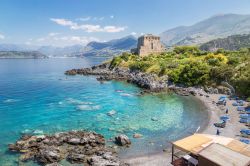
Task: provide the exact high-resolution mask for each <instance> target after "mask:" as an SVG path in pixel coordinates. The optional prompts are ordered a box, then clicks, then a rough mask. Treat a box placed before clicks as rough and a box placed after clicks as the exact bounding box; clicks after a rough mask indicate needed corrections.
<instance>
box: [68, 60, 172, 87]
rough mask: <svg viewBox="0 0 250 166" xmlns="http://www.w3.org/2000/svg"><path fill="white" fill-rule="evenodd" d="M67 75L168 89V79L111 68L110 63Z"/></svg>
mask: <svg viewBox="0 0 250 166" xmlns="http://www.w3.org/2000/svg"><path fill="white" fill-rule="evenodd" d="M65 74H66V75H77V74H79V75H96V76H98V77H97V80H98V81H109V80H124V81H127V82H130V83H133V84H136V85H137V86H139V87H141V88H144V89H147V90H150V91H160V90H164V89H166V88H167V86H168V84H167V82H168V78H167V77H166V76H163V77H158V76H157V75H156V74H149V73H142V72H139V71H132V70H129V69H127V68H113V69H111V68H110V63H103V64H101V65H97V66H93V67H90V68H82V69H72V70H68V71H66V72H65Z"/></svg>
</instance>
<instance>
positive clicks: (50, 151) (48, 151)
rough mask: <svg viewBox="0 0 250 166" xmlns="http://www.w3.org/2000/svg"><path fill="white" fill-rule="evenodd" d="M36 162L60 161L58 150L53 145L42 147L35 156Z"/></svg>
mask: <svg viewBox="0 0 250 166" xmlns="http://www.w3.org/2000/svg"><path fill="white" fill-rule="evenodd" d="M36 158H37V160H38V162H40V163H44V164H48V163H56V162H59V161H61V159H62V158H61V155H60V151H59V150H58V149H56V148H55V147H50V148H47V147H46V148H44V149H42V150H40V153H38V154H37V156H36Z"/></svg>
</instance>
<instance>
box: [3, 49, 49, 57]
mask: <svg viewBox="0 0 250 166" xmlns="http://www.w3.org/2000/svg"><path fill="white" fill-rule="evenodd" d="M6 58H8V59H43V58H48V57H47V56H46V55H44V54H42V53H40V52H38V51H0V59H6Z"/></svg>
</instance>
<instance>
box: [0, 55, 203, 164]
mask: <svg viewBox="0 0 250 166" xmlns="http://www.w3.org/2000/svg"><path fill="white" fill-rule="evenodd" d="M103 60H104V59H93V58H85V59H76V58H75V59H43V60H39V59H37V60H17V59H16V60H15V59H9V60H8V59H7V60H1V61H0V115H1V116H0V122H1V123H0V165H7V164H9V165H15V164H16V163H17V161H18V156H16V155H15V154H10V153H8V152H7V144H8V143H12V142H14V141H15V140H17V139H18V138H19V137H20V136H21V134H25V133H28V134H37V135H40V134H52V133H56V132H61V131H68V130H79V129H81V130H92V131H95V132H98V133H100V134H103V135H104V136H105V138H106V139H107V140H108V139H110V138H112V137H114V136H116V135H117V134H120V133H124V134H126V135H128V136H129V137H130V138H131V141H132V146H131V147H130V148H128V149H122V150H121V151H120V155H121V156H122V157H130V156H131V155H133V156H135V155H145V154H151V153H156V152H158V151H159V150H162V149H163V148H164V147H166V146H167V141H172V140H176V139H178V138H181V137H184V136H186V135H189V134H190V133H192V132H194V131H196V129H197V128H198V127H199V126H201V125H202V124H203V123H204V121H205V120H206V119H207V117H208V115H207V112H206V111H205V107H204V106H203V105H202V103H201V102H200V101H199V100H197V99H196V98H194V97H190V96H189V97H184V96H177V95H175V94H166V93H158V94H156V93H155V94H144V95H140V92H141V89H140V88H138V87H136V86H134V85H132V84H128V83H125V82H118V81H109V82H104V83H103V84H101V83H100V82H98V81H97V80H96V78H95V77H93V76H65V75H64V71H65V70H68V69H71V68H80V67H89V66H91V65H94V64H98V63H100V62H101V61H103ZM111 110H115V112H116V113H115V114H114V115H112V116H109V115H107V113H108V112H109V111H111ZM152 118H153V119H155V120H152ZM134 133H140V134H142V135H143V137H142V138H140V139H133V138H132V135H133V134H134ZM29 164H30V165H35V164H34V163H32V162H31V163H29ZM16 165H17V164H16Z"/></svg>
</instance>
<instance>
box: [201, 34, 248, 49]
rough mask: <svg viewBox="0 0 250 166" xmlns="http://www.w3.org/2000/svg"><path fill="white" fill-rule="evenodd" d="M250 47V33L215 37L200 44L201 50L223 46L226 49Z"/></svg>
mask: <svg viewBox="0 0 250 166" xmlns="http://www.w3.org/2000/svg"><path fill="white" fill-rule="evenodd" d="M246 47H250V34H248V35H233V36H228V37H227V38H223V39H215V40H212V41H209V42H207V43H204V44H202V45H201V46H200V49H201V50H206V51H209V50H215V49H217V48H223V49H225V50H239V49H240V48H246Z"/></svg>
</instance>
